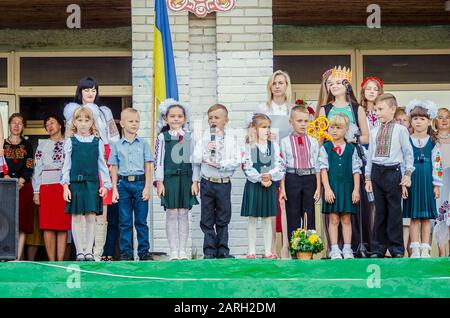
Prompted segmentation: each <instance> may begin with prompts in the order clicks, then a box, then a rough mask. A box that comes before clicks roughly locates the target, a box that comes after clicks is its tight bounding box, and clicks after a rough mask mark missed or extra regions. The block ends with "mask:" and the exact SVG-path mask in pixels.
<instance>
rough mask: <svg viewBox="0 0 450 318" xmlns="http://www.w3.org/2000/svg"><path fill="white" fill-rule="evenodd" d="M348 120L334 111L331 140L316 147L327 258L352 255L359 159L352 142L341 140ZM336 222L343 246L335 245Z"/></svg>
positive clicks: (358, 194)
mask: <svg viewBox="0 0 450 318" xmlns="http://www.w3.org/2000/svg"><path fill="white" fill-rule="evenodd" d="M348 127H349V119H348V117H347V116H346V115H344V114H336V115H334V116H333V117H332V118H331V120H330V132H331V135H332V136H333V142H327V143H325V144H324V145H323V146H322V147H321V149H320V159H319V161H320V169H321V171H320V174H321V177H322V183H323V186H324V190H325V197H324V202H323V206H322V212H323V213H325V214H329V215H330V224H329V228H328V231H329V235H330V241H331V252H330V258H331V259H341V258H342V255H343V256H344V259H347V258H353V251H352V247H351V241H352V225H351V216H352V215H356V214H357V213H358V205H357V203H358V202H359V198H360V193H359V185H360V173H361V171H360V168H361V162H360V159H359V157H358V153H357V151H356V148H355V146H354V145H353V144H349V143H347V142H346V141H345V139H344V138H345V135H346V134H347V131H348ZM339 221H340V222H341V224H342V234H343V237H344V248H343V250H342V251H341V250H340V249H339V246H338V244H337V243H338V227H339Z"/></svg>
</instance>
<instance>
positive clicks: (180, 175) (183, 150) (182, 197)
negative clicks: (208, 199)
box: [161, 131, 198, 210]
mask: <svg viewBox="0 0 450 318" xmlns="http://www.w3.org/2000/svg"><path fill="white" fill-rule="evenodd" d="M163 135H164V150H165V156H164V187H165V195H164V197H162V198H161V205H162V206H163V207H164V209H188V210H190V209H192V206H193V205H195V204H198V201H197V198H196V197H195V196H194V195H192V193H191V185H192V164H191V162H190V150H191V142H192V140H191V135H190V134H189V133H186V134H185V135H184V136H183V137H174V136H172V135H170V134H169V132H168V131H165V132H164V133H163Z"/></svg>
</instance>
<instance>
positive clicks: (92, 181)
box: [66, 137, 103, 215]
mask: <svg viewBox="0 0 450 318" xmlns="http://www.w3.org/2000/svg"><path fill="white" fill-rule="evenodd" d="M70 140H71V141H72V156H71V160H72V166H71V168H70V185H69V189H70V192H71V194H72V200H71V201H70V202H67V204H66V213H68V214H84V213H87V212H94V213H95V214H97V215H101V214H102V212H103V203H102V198H101V197H100V195H99V194H98V190H99V189H100V181H99V176H98V157H99V155H100V153H99V150H98V144H99V138H98V137H94V139H93V140H92V142H80V141H78V139H77V138H76V137H71V138H70Z"/></svg>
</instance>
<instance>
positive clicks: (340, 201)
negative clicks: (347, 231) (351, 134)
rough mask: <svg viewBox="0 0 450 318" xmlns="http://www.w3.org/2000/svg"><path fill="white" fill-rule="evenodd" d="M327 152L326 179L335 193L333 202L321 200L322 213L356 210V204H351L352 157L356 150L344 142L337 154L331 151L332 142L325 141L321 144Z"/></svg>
mask: <svg viewBox="0 0 450 318" xmlns="http://www.w3.org/2000/svg"><path fill="white" fill-rule="evenodd" d="M323 147H324V148H325V151H326V152H327V154H328V165H329V168H328V180H329V183H330V186H331V189H332V190H333V193H334V195H335V200H334V203H332V204H330V203H326V202H325V200H324V201H323V207H322V212H323V213H331V212H333V213H336V212H337V213H344V212H345V213H352V214H356V213H357V212H358V210H357V208H358V206H357V205H356V204H352V192H353V188H354V183H353V169H352V157H353V153H354V151H355V150H356V149H355V146H354V145H352V144H346V145H345V149H344V152H343V153H342V155H341V156H339V155H338V154H337V153H336V151H333V147H334V145H333V143H332V142H327V143H325V144H324V145H323Z"/></svg>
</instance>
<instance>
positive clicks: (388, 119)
mask: <svg viewBox="0 0 450 318" xmlns="http://www.w3.org/2000/svg"><path fill="white" fill-rule="evenodd" d="M396 109H397V100H396V98H395V96H394V95H392V94H381V95H379V96H378V97H377V99H376V100H375V114H376V116H377V118H378V120H379V121H380V122H381V125H380V126H378V127H375V128H374V129H373V130H372V131H371V134H370V142H369V151H368V156H367V166H366V171H365V178H366V191H367V192H368V193H369V192H372V191H373V194H374V197H375V210H376V212H375V224H374V229H373V240H372V256H371V257H378V258H382V257H384V255H385V253H386V250H389V252H390V254H391V256H392V257H403V255H404V245H403V234H402V217H403V215H402V209H401V200H402V196H403V198H406V197H407V191H406V193H405V191H403V193H402V186H406V187H410V186H411V174H412V172H413V171H414V154H413V149H412V146H411V143H410V142H409V132H408V129H407V128H406V127H405V126H402V125H400V124H398V123H396V122H395V119H394V115H395V112H396ZM403 167H404V170H405V171H402V170H403ZM405 190H406V188H405Z"/></svg>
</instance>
